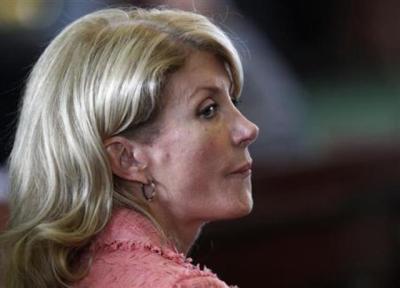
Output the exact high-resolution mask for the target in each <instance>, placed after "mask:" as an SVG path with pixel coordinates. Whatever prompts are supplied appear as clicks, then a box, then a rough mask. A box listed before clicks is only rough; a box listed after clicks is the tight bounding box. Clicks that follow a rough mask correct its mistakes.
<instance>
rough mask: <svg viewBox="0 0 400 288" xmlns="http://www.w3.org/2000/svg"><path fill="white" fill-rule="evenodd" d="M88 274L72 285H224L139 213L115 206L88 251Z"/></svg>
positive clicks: (109, 287) (122, 287)
mask: <svg viewBox="0 0 400 288" xmlns="http://www.w3.org/2000/svg"><path fill="white" fill-rule="evenodd" d="M88 253H90V255H91V256H92V257H93V262H92V265H91V268H90V271H89V274H88V275H87V276H86V277H85V278H84V279H82V280H81V281H80V282H78V283H76V284H75V285H73V287H75V288H83V287H85V288H86V287H94V288H117V287H118V288H136V287H141V288H146V287H154V288H155V287H157V288H189V287H190V288H206V287H211V288H227V287H228V286H227V285H226V284H225V283H224V282H222V281H221V280H219V279H218V278H217V276H216V275H215V274H213V273H212V272H211V271H210V270H208V269H207V268H205V269H204V270H201V269H200V267H199V266H194V265H192V264H191V263H190V262H191V259H187V258H185V256H184V255H183V254H179V253H178V252H177V250H176V248H175V247H174V246H173V245H172V244H171V243H163V241H162V239H161V236H160V234H159V232H158V231H157V229H156V228H155V227H154V226H153V225H152V223H151V222H150V221H149V220H148V219H147V218H145V217H144V216H142V215H141V214H139V213H137V212H135V211H132V210H129V209H119V210H117V211H116V212H115V213H114V215H113V217H112V218H111V221H110V223H109V224H108V225H107V227H106V228H105V229H104V231H103V232H102V233H101V234H100V235H99V236H98V237H97V238H96V239H95V241H94V242H93V244H92V245H91V247H90V249H89V252H88Z"/></svg>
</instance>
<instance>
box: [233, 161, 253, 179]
mask: <svg viewBox="0 0 400 288" xmlns="http://www.w3.org/2000/svg"><path fill="white" fill-rule="evenodd" d="M251 166H252V162H251V161H250V162H246V163H245V164H242V165H240V166H239V167H238V168H236V169H234V170H233V171H232V172H231V173H229V175H231V176H242V177H247V176H250V175H251Z"/></svg>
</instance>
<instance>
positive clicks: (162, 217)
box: [152, 207, 204, 255]
mask: <svg viewBox="0 0 400 288" xmlns="http://www.w3.org/2000/svg"><path fill="white" fill-rule="evenodd" d="M159 208H160V207H159ZM155 210H157V211H158V213H152V214H153V215H154V217H155V219H156V220H157V222H158V223H159V224H160V226H161V228H162V230H163V231H164V234H165V236H166V237H167V239H168V240H169V241H170V242H172V243H173V244H174V245H175V247H176V248H177V249H178V251H179V252H181V253H183V254H184V255H187V253H188V252H189V250H190V248H191V247H192V245H193V243H194V242H195V241H196V239H197V237H198V236H199V235H200V232H201V228H202V226H203V225H204V223H203V222H200V221H197V222H192V223H190V222H185V221H179V220H177V219H174V218H173V217H171V216H170V215H166V214H165V213H162V212H160V211H162V209H155Z"/></svg>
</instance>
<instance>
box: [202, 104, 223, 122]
mask: <svg viewBox="0 0 400 288" xmlns="http://www.w3.org/2000/svg"><path fill="white" fill-rule="evenodd" d="M217 110H218V104H217V103H213V104H210V105H207V106H206V107H205V108H203V109H201V110H200V113H199V114H200V116H201V117H202V118H204V119H211V118H212V117H214V115H215V113H216V112H217Z"/></svg>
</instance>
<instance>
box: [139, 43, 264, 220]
mask: <svg viewBox="0 0 400 288" xmlns="http://www.w3.org/2000/svg"><path fill="white" fill-rule="evenodd" d="M230 90H231V81H230V78H229V75H228V73H227V71H226V68H225V66H224V64H223V63H222V61H220V60H219V59H218V58H217V57H216V56H214V55H213V54H211V53H208V52H200V51H197V52H192V53H191V54H190V56H189V58H188V59H187V61H186V63H185V65H184V66H183V67H182V68H181V69H179V70H178V71H177V72H175V73H173V74H172V75H171V76H170V78H169V80H168V82H167V84H166V87H165V91H166V97H167V99H166V103H165V106H164V107H163V109H162V111H161V115H160V116H159V118H158V120H157V121H160V122H159V125H160V132H159V135H157V136H156V137H155V139H154V140H153V141H152V142H151V144H149V145H147V146H146V147H145V150H146V155H147V157H148V163H147V164H148V165H147V168H146V169H147V171H146V173H147V175H148V176H149V178H150V180H152V181H154V183H155V185H156V193H157V194H156V198H155V200H154V202H155V203H157V206H158V207H162V208H163V209H164V210H165V211H168V214H169V216H170V217H173V218H174V220H175V222H179V223H185V222H187V223H190V222H196V221H197V222H208V221H213V220H219V219H228V218H236V217H240V216H244V215H246V214H248V213H249V212H250V211H251V209H252V205H253V200H252V195H251V163H252V159H251V157H250V154H249V151H248V146H249V145H250V144H251V143H252V142H253V141H254V140H255V139H256V138H257V135H258V127H257V126H256V125H255V124H254V123H252V122H250V121H249V120H247V119H246V118H245V117H244V116H243V115H242V114H241V113H240V112H239V110H238V109H237V108H236V106H235V101H234V100H233V99H232V96H231V94H230Z"/></svg>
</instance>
